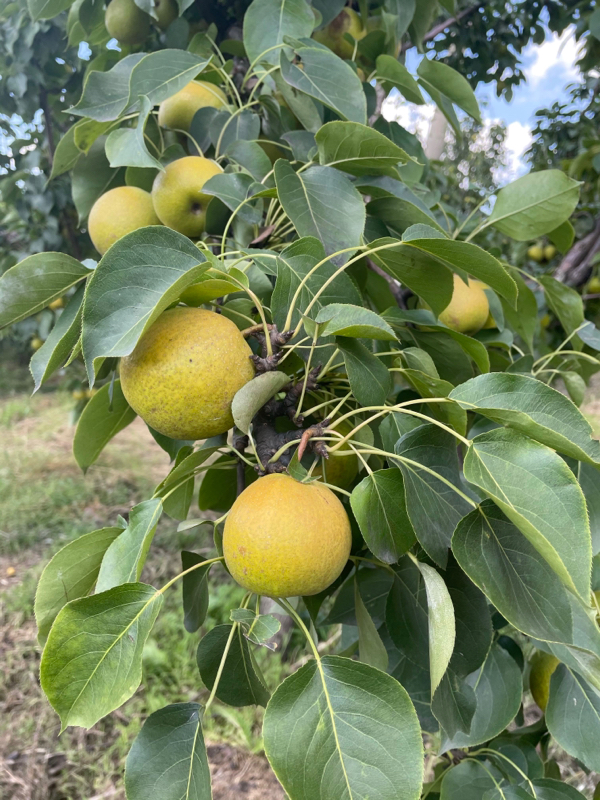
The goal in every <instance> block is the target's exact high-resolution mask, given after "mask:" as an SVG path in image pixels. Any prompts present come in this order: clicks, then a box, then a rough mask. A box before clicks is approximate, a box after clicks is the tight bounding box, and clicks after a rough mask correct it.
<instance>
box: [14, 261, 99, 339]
mask: <svg viewBox="0 0 600 800" xmlns="http://www.w3.org/2000/svg"><path fill="white" fill-rule="evenodd" d="M89 274H90V270H89V269H88V268H87V267H84V266H83V264H80V263H79V261H77V260H76V259H75V258H72V257H71V256H68V255H66V253H36V254H35V255H32V256H28V257H27V258H24V259H23V261H19V263H18V264H15V266H14V267H11V268H10V269H8V270H7V271H6V272H5V273H4V274H3V275H2V276H1V277H0V327H2V328H4V327H6V326H7V325H12V324H14V323H15V322H18V321H19V320H21V319H25V318H26V317H30V316H31V315H32V314H37V312H38V311H41V310H42V309H43V308H45V307H46V306H47V305H48V304H49V303H51V302H52V301H53V300H56V299H57V298H58V297H61V296H62V295H63V294H64V293H65V292H66V291H67V289H70V288H71V286H75V284H77V283H79V281H81V280H83V278H86V277H87V276H88V275H89Z"/></svg>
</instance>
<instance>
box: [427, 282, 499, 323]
mask: <svg viewBox="0 0 600 800" xmlns="http://www.w3.org/2000/svg"><path fill="white" fill-rule="evenodd" d="M484 286H485V284H483V283H482V282H481V281H475V280H472V279H471V280H469V285H467V284H466V283H465V282H464V281H463V279H462V278H461V277H459V276H458V275H457V274H456V273H454V291H453V292H452V300H450V303H449V305H447V306H446V308H445V309H444V310H443V311H442V313H441V314H440V315H439V317H438V319H439V320H440V322H443V323H444V325H447V326H448V327H449V328H452V330H453V331H459V332H460V333H477V331H479V330H481V329H482V328H483V326H484V325H485V324H486V322H487V321H488V316H489V313H490V304H489V303H488V299H487V297H486V295H485V292H484V288H483V287H484Z"/></svg>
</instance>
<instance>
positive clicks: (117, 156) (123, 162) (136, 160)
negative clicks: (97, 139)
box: [105, 97, 163, 169]
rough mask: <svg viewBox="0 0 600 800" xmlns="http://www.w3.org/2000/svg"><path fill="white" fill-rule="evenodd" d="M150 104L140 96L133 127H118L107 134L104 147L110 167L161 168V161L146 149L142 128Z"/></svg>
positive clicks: (146, 119)
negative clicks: (135, 123)
mask: <svg viewBox="0 0 600 800" xmlns="http://www.w3.org/2000/svg"><path fill="white" fill-rule="evenodd" d="M151 111H152V104H151V103H150V100H148V98H147V97H142V98H141V107H140V114H139V117H138V120H137V125H136V126H135V128H118V129H117V130H114V131H112V132H111V133H109V134H108V137H107V139H106V144H105V149H106V157H107V158H108V162H109V164H110V166H111V167H147V168H150V169H152V168H154V169H163V165H162V163H161V162H160V161H159V160H158V158H156V156H153V155H152V154H151V153H150V151H149V150H148V145H147V143H146V138H145V135H144V129H145V127H146V122H147V121H148V116H149V115H150V112H151Z"/></svg>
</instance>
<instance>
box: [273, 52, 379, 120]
mask: <svg viewBox="0 0 600 800" xmlns="http://www.w3.org/2000/svg"><path fill="white" fill-rule="evenodd" d="M294 51H295V53H296V55H297V56H298V57H299V58H300V59H301V60H302V68H300V67H299V66H297V65H296V64H294V63H293V62H292V61H289V60H288V58H287V56H286V55H285V53H281V55H280V59H279V67H280V69H281V74H282V76H283V79H284V80H285V82H286V83H288V84H289V85H290V86H293V87H294V88H295V89H298V90H299V91H300V92H304V93H305V94H307V95H310V97H314V98H315V99H316V100H318V101H319V102H320V103H323V105H325V106H327V107H328V108H331V109H333V111H336V112H337V113H338V114H339V115H340V117H342V118H343V119H347V120H349V121H350V122H360V123H362V124H363V125H365V124H366V122H367V98H366V97H365V93H364V91H363V88H362V83H361V82H360V78H359V77H358V75H357V74H356V73H355V72H354V70H353V69H352V67H351V66H350V65H349V64H346V62H345V61H342V59H341V58H338V56H336V55H335V53H332V52H331V50H328V49H327V48H325V47H320V46H318V45H316V44H315V47H295V48H294Z"/></svg>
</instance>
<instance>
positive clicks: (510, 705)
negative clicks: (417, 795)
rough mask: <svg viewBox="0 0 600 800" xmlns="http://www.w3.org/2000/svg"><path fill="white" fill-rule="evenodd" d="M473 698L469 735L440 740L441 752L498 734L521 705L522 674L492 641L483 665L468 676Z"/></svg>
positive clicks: (478, 741)
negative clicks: (473, 704)
mask: <svg viewBox="0 0 600 800" xmlns="http://www.w3.org/2000/svg"><path fill="white" fill-rule="evenodd" d="M466 682H467V684H468V685H470V686H471V687H472V688H473V690H474V692H475V698H476V703H477V706H476V709H475V714H474V715H473V719H472V720H471V730H470V732H469V733H468V734H464V733H461V732H460V731H459V732H457V733H455V734H454V736H452V737H445V738H443V739H442V746H441V750H440V752H447V751H448V750H452V749H453V748H462V747H473V746H474V745H477V744H482V743H483V742H487V741H489V740H490V739H493V738H494V736H497V735H498V734H499V733H501V731H503V730H504V728H506V726H507V725H508V724H509V723H510V722H511V721H512V720H513V719H514V718H515V716H516V715H517V712H518V711H519V708H520V706H521V699H522V694H523V677H522V675H521V670H520V669H519V666H518V664H517V662H516V661H515V660H514V658H513V657H512V656H511V655H509V654H508V653H507V652H506V650H505V649H504V648H503V647H500V646H499V645H498V644H494V645H493V646H492V647H491V649H490V651H489V653H488V655H487V658H486V660H485V661H484V663H483V665H482V666H481V668H480V669H479V670H477V672H473V673H471V675H470V676H469V677H468V678H467V681H466Z"/></svg>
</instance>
